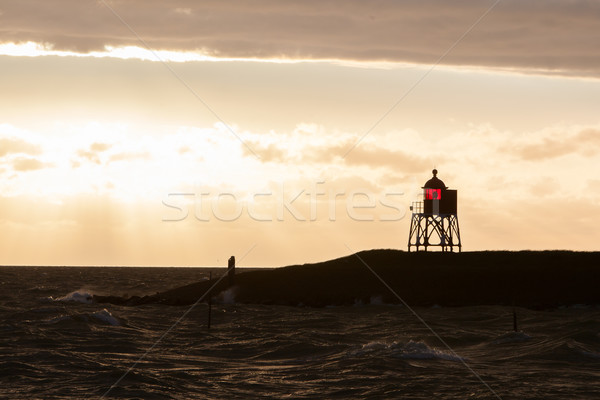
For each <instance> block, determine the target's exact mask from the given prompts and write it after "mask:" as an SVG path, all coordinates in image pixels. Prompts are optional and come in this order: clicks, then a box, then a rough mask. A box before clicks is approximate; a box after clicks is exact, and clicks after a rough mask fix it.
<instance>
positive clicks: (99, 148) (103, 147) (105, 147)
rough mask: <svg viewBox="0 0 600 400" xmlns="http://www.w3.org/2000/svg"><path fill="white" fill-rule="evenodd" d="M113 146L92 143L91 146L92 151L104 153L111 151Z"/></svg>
mask: <svg viewBox="0 0 600 400" xmlns="http://www.w3.org/2000/svg"><path fill="white" fill-rule="evenodd" d="M111 147H112V145H110V144H107V143H92V144H91V145H90V150H91V151H95V152H102V151H106V150H108V149H110V148H111Z"/></svg>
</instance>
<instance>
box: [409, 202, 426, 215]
mask: <svg viewBox="0 0 600 400" xmlns="http://www.w3.org/2000/svg"><path fill="white" fill-rule="evenodd" d="M410 210H411V211H412V212H413V214H423V211H424V210H425V209H424V206H423V202H422V201H413V202H412V204H411V206H410Z"/></svg>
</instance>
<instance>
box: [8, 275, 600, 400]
mask: <svg viewBox="0 0 600 400" xmlns="http://www.w3.org/2000/svg"><path fill="white" fill-rule="evenodd" d="M208 271H209V270H207V269H201V268H196V269H192V268H170V269H166V268H160V269H153V268H134V269H132V268H130V269H125V268H30V267H0V383H1V385H0V398H10V399H36V398H40V399H42V398H43V399H64V398H77V399H80V398H101V397H102V396H103V395H104V394H105V393H106V392H107V391H108V390H109V388H111V386H112V385H114V384H115V383H116V382H117V381H118V380H119V379H120V378H121V377H122V376H123V375H124V374H125V373H126V372H127V371H128V369H129V368H131V367H132V366H133V365H134V363H135V362H136V361H137V360H138V359H139V358H140V357H141V356H142V355H144V354H145V353H146V352H147V351H148V350H149V349H150V348H151V346H152V345H153V344H155V342H156V341H157V340H158V339H159V338H160V337H161V336H162V335H163V334H164V333H165V332H166V331H167V329H169V328H170V327H171V326H172V325H173V324H174V323H175V322H176V321H177V320H178V319H179V318H180V317H181V315H182V314H184V313H185V312H186V310H187V309H188V307H173V306H162V305H146V306H141V307H135V308H128V307H119V306H111V305H106V304H102V305H99V304H93V303H89V301H88V296H89V295H90V294H92V293H96V294H115V295H123V294H128V295H135V294H149V293H154V292H155V291H158V290H164V289H166V288H170V287H176V286H179V285H183V284H187V283H190V282H194V281H198V280H201V279H205V278H206V277H207V275H208ZM221 272H222V271H221ZM416 311H417V312H418V313H419V315H420V316H421V317H422V318H423V319H424V320H425V321H427V323H428V324H430V326H431V327H432V328H433V329H434V330H435V331H436V332H437V333H438V334H439V335H440V336H441V337H442V338H443V339H444V340H445V341H446V342H447V343H448V344H449V345H450V346H451V347H452V348H453V349H454V350H455V352H456V354H454V353H452V352H451V351H450V350H448V349H447V348H446V347H445V346H444V345H443V344H442V343H441V342H440V341H439V340H438V339H437V338H436V337H435V336H434V335H433V334H432V333H431V332H430V331H429V330H428V329H427V328H426V327H425V326H424V325H423V324H422V323H421V322H420V321H419V320H418V319H417V318H416V317H415V316H414V315H413V314H411V313H410V311H409V310H407V309H406V308H404V307H400V306H387V305H366V306H359V305H357V306H355V307H337V308H325V309H310V308H294V307H279V306H253V305H239V304H222V305H213V315H212V328H211V329H210V330H208V329H207V328H206V321H207V306H206V305H204V304H201V305H199V306H198V307H197V308H196V309H194V310H193V311H191V312H190V313H189V314H188V315H187V316H186V318H184V319H183V320H182V321H181V322H180V323H179V324H178V325H177V326H176V327H175V328H173V329H172V330H171V331H170V332H169V333H168V334H167V335H165V336H164V338H163V340H162V341H160V342H159V343H158V344H157V345H156V347H155V348H153V349H152V350H151V351H149V352H148V354H147V356H146V357H145V358H144V359H142V360H141V361H140V362H139V363H137V364H136V365H135V366H134V367H133V368H132V369H131V371H130V372H129V373H128V374H127V375H126V376H125V377H124V378H123V379H122V380H121V381H120V382H119V383H118V385H116V386H115V387H114V388H112V389H111V390H110V391H109V392H108V394H106V397H105V398H143V399H168V398H175V399H188V398H198V399H204V398H215V399H216V398H219V399H231V398H311V399H313V398H343V399H346V398H380V399H387V398H410V399H431V398H446V399H455V398H458V399H465V398H477V399H480V398H481V399H487V398H490V399H491V398H497V397H495V396H494V395H493V394H492V392H491V391H490V390H489V389H488V388H487V387H486V386H485V385H484V384H483V383H481V382H480V381H479V380H478V378H477V377H476V376H475V375H474V374H473V372H471V371H470V370H469V369H468V368H467V367H466V366H465V365H464V364H463V361H464V362H465V363H466V364H467V365H468V366H469V367H471V368H472V369H473V370H474V371H475V372H476V373H477V374H479V375H480V376H481V378H482V379H483V380H484V381H485V382H486V383H487V384H488V385H489V386H490V387H491V388H492V389H493V390H494V391H495V392H496V393H497V394H498V396H499V397H500V398H503V399H577V398H580V399H593V398H600V309H598V308H578V307H571V308H566V309H557V310H552V311H532V310H525V309H518V310H517V311H518V315H519V321H520V328H521V329H522V332H519V333H514V332H511V330H512V309H509V308H505V307H467V308H427V309H425V308H417V309H416Z"/></svg>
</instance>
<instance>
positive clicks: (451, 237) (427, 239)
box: [408, 169, 462, 252]
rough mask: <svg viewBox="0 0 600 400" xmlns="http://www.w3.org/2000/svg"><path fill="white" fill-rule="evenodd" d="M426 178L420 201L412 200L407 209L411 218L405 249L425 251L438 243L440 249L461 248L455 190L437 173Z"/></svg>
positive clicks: (451, 249)
mask: <svg viewBox="0 0 600 400" xmlns="http://www.w3.org/2000/svg"><path fill="white" fill-rule="evenodd" d="M432 172H433V178H431V179H430V180H428V181H427V182H426V183H425V185H424V186H423V187H422V189H423V201H422V202H420V201H419V202H415V203H413V204H412V206H411V207H410V209H411V210H412V212H413V213H412V218H411V221H410V231H409V235H408V251H410V250H411V247H415V248H416V250H417V251H421V250H423V251H427V249H428V248H429V247H439V248H441V250H442V251H443V252H446V251H450V252H452V251H454V249H455V248H456V249H458V251H459V252H460V251H461V250H462V243H461V241H460V229H459V227H458V216H457V192H456V190H450V189H448V187H446V185H445V184H444V182H442V180H441V179H439V178H438V177H437V173H438V171H437V169H434V170H433V171H432Z"/></svg>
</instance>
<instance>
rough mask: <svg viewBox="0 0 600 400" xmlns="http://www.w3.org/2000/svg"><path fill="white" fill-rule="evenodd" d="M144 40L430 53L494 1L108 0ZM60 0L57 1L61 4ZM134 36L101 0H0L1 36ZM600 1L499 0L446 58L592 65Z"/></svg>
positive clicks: (98, 40) (502, 64) (573, 69)
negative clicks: (2, 0)
mask: <svg viewBox="0 0 600 400" xmlns="http://www.w3.org/2000/svg"><path fill="white" fill-rule="evenodd" d="M107 3H108V4H110V6H111V7H113V8H114V10H115V11H116V12H117V13H118V14H119V15H120V16H121V17H122V18H123V20H124V21H126V22H127V23H128V24H129V25H130V26H131V27H132V28H133V29H134V30H135V31H136V32H137V33H138V34H139V35H140V37H142V38H143V39H144V40H145V41H146V42H147V43H148V44H149V45H150V46H151V47H152V48H154V49H161V50H186V51H202V52H204V53H208V54H211V55H216V56H219V57H244V58H247V57H250V58H279V57H284V58H293V59H296V58H297V59H340V60H358V61H375V60H376V61H395V62H396V61H397V62H414V63H425V64H431V63H434V62H435V61H436V60H437V59H438V58H439V57H440V56H441V55H442V54H443V53H444V52H445V51H446V50H447V49H448V48H450V46H451V45H452V44H453V43H454V42H455V41H456V40H457V39H458V38H459V37H461V35H463V33H464V32H465V31H466V30H467V29H468V28H469V26H471V25H472V24H473V23H474V22H475V21H476V20H477V19H478V18H479V17H480V16H481V15H482V14H483V13H484V12H485V11H486V10H487V9H489V8H490V7H491V5H492V4H493V3H494V1H492V0H489V1H480V0H477V1H444V0H434V1H430V0H428V1H423V0H413V1H402V2H398V1H391V0H388V1H386V0H384V1H362V0H346V1H323V0H319V1H309V0H303V1H271V0H255V1H243V2H239V1H216V0H207V1H202V2H197V1H188V0H175V1H168V2H166V1H158V0H144V1H141V0H123V1H108V0H107ZM65 10H68V11H65ZM27 41H34V42H38V43H48V44H51V45H53V46H54V48H55V49H56V50H75V51H79V52H89V51H94V50H103V49H104V46H126V45H136V46H141V43H140V42H139V40H138V39H137V38H136V37H135V36H134V35H133V34H132V33H131V32H130V31H129V30H128V29H127V28H126V27H125V26H124V25H123V24H122V23H121V22H120V21H119V19H118V18H116V17H115V16H114V15H113V14H112V13H111V12H110V10H109V9H108V8H107V7H106V6H105V5H104V4H103V2H102V1H95V2H94V1H82V0H55V1H46V0H19V1H8V2H7V1H4V2H2V3H0V42H5V43H6V42H27ZM598 43H600V2H598V1H583V0H572V1H557V0H530V1H520V0H519V1H516V0H502V1H500V3H499V4H498V5H497V6H496V7H495V8H494V9H493V10H492V11H491V12H490V13H489V14H488V15H487V16H486V17H485V18H484V19H483V20H482V21H481V22H480V23H479V24H478V25H477V26H476V27H475V28H474V29H473V30H472V32H470V33H469V34H468V35H467V36H466V37H465V38H464V39H463V40H462V41H461V42H460V43H459V44H458V45H457V46H456V47H455V48H454V49H453V50H452V51H451V53H450V54H449V55H448V56H447V57H446V58H445V59H444V63H445V64H451V65H475V66H485V67H499V68H516V69H542V70H553V71H555V72H557V73H561V74H570V75H583V76H596V77H597V76H600V46H598Z"/></svg>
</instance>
